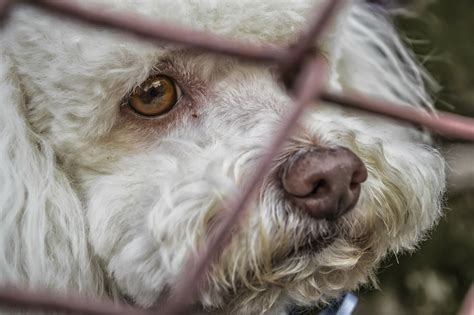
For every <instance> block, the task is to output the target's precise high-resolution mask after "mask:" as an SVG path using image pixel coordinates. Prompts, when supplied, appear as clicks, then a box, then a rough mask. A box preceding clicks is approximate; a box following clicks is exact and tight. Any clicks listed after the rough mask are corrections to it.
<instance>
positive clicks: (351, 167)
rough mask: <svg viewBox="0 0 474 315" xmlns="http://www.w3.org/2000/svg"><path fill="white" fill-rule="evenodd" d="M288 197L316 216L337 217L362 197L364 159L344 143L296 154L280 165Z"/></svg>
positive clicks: (316, 217) (364, 177) (331, 218)
mask: <svg viewBox="0 0 474 315" xmlns="http://www.w3.org/2000/svg"><path fill="white" fill-rule="evenodd" d="M280 179H281V183H282V186H283V189H284V190H285V192H286V193H287V198H288V199H289V200H290V201H291V202H292V203H293V204H294V205H296V206H297V207H298V208H300V209H302V210H304V211H305V212H307V213H308V214H309V215H310V216H311V217H313V218H315V219H328V220H335V219H337V218H339V217H341V216H342V215H343V214H345V213H347V212H348V211H350V210H351V209H353V208H354V206H355V205H356V204H357V201H358V200H359V196H360V191H361V183H363V182H364V181H365V180H366V179H367V169H366V167H365V165H364V163H363V162H362V161H361V160H360V158H359V157H357V156H356V155H355V154H354V153H353V152H352V151H350V150H349V149H347V148H344V147H335V148H323V147H316V148H313V149H311V150H305V151H302V152H298V153H296V154H294V155H293V156H292V157H291V158H290V159H289V160H288V161H287V162H286V163H285V164H284V165H283V166H282V168H281V172H280Z"/></svg>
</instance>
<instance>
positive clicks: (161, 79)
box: [128, 75, 180, 117]
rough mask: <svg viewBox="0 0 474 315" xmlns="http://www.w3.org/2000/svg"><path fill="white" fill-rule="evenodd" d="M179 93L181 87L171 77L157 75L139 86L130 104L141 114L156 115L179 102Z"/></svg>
mask: <svg viewBox="0 0 474 315" xmlns="http://www.w3.org/2000/svg"><path fill="white" fill-rule="evenodd" d="M179 94H180V91H179V87H178V86H177V85H176V84H175V82H174V81H173V80H172V79H171V78H169V77H167V76H164V75H157V76H154V77H151V78H149V79H148V80H146V81H145V82H143V84H142V85H140V86H139V87H137V88H136V89H135V90H134V91H133V93H132V94H131V95H130V97H129V99H128V104H129V106H130V107H131V108H132V109H133V110H134V111H135V112H137V113H138V114H140V115H143V116H148V117H155V116H160V115H163V114H165V113H167V112H169V111H170V110H171V109H172V108H173V106H174V105H175V104H176V103H177V102H178V99H179V96H180V95H179Z"/></svg>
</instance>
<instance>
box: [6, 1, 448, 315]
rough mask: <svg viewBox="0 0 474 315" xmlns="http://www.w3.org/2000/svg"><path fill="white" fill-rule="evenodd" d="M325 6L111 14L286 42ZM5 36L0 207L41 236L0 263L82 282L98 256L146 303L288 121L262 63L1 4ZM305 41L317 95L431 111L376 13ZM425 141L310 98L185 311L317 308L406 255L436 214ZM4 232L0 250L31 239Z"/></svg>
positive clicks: (188, 7)
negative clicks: (317, 79)
mask: <svg viewBox="0 0 474 315" xmlns="http://www.w3.org/2000/svg"><path fill="white" fill-rule="evenodd" d="M323 2H324V1H321V0H320V1H293V2H291V1H290V2H288V1H258V2H255V1H230V0H229V1H219V2H216V1H204V2H196V1H179V2H176V1H165V0H160V1H147V2H143V3H142V2H140V3H137V2H133V3H132V2H128V1H124V2H123V3H122V2H120V3H119V4H116V5H117V6H118V7H119V8H121V9H128V10H134V11H138V12H139V13H142V14H146V15H148V16H151V17H154V18H157V19H172V20H173V21H175V22H178V23H184V24H187V25H190V26H192V27H195V28H196V29H199V30H205V31H211V32H214V33H220V34H223V35H227V36H230V37H234V38H240V39H246V40H251V41H253V42H266V43H273V44H276V45H285V44H288V43H291V41H292V40H294V39H295V38H296V34H297V33H298V31H299V30H300V29H302V28H303V27H304V25H305V21H306V18H307V16H308V14H309V13H310V11H311V8H312V7H313V6H314V5H320V4H321V3H323ZM3 41H4V43H5V45H3V48H2V49H3V50H4V51H3V52H2V58H3V59H2V64H3V65H2V69H1V70H2V78H3V79H4V83H2V93H3V94H2V95H4V98H3V100H2V101H5V100H7V103H6V104H4V105H3V107H2V115H1V116H2V117H1V121H2V123H3V124H4V126H5V127H4V128H3V130H4V133H3V134H4V135H5V134H7V135H9V137H7V138H5V139H2V140H1V141H2V142H1V143H2V148H1V153H2V160H4V161H6V162H7V163H6V166H4V167H3V168H2V174H1V175H2V177H3V178H5V179H8V181H7V182H10V183H13V184H14V185H13V184H12V185H11V186H15V185H16V186H15V187H18V189H19V191H21V194H20V196H19V193H18V191H16V192H12V191H9V192H8V194H7V193H6V194H5V196H7V197H8V196H9V197H10V198H5V200H6V201H5V200H4V201H3V204H2V207H6V205H8V206H9V207H10V208H11V209H14V210H11V211H17V212H18V213H20V212H21V213H22V214H21V215H20V214H15V215H17V216H21V217H22V218H24V220H26V221H27V222H29V223H28V224H29V225H28V224H27V225H28V226H30V228H31V226H35V223H34V222H33V221H34V220H33V219H30V217H31V216H33V217H34V218H36V219H38V218H40V219H41V220H42V221H41V220H40V223H37V225H39V226H40V228H37V229H36V230H37V231H36V232H37V233H38V234H40V235H39V236H38V235H36V236H35V235H34V233H33V232H31V231H30V230H29V231H30V232H28V233H24V234H23V236H24V235H25V234H26V235H28V237H30V238H31V239H32V240H34V239H37V240H38V242H39V243H40V244H42V245H43V247H44V248H43V247H41V248H39V249H35V250H33V249H30V250H27V251H24V252H22V253H19V254H18V257H17V256H15V257H13V258H9V259H6V260H7V261H8V264H9V265H10V266H12V265H15V264H16V263H17V262H18V261H19V260H20V258H21V257H22V256H25V255H30V256H34V254H36V255H37V257H28V260H31V262H32V263H33V261H35V260H36V261H37V262H38V264H37V265H36V266H30V265H28V264H27V266H26V267H23V269H21V271H19V270H20V269H18V270H17V269H15V268H17V266H16V265H15V266H14V267H9V268H10V269H9V270H10V271H12V270H17V271H15V272H17V273H22V274H23V276H22V278H21V280H22V281H24V282H27V283H33V281H31V279H32V278H34V279H37V281H36V283H40V284H41V283H46V284H47V285H49V286H52V287H64V286H69V287H76V288H80V289H84V290H88V288H89V287H94V286H97V283H98V282H100V281H99V280H98V278H100V276H97V273H98V272H99V271H98V270H100V268H99V267H98V266H99V265H101V266H102V267H103V269H104V270H105V273H104V274H105V276H104V277H105V279H106V280H104V281H105V282H106V283H107V286H117V288H118V289H119V291H120V293H121V294H123V295H126V296H128V297H129V298H131V299H133V300H134V301H136V302H137V303H138V304H140V305H142V306H147V307H148V306H152V305H154V304H155V303H157V301H159V298H160V296H163V295H165V294H166V292H167V291H169V289H170V288H171V287H172V286H173V285H174V283H175V281H176V280H177V279H178V278H179V277H180V276H181V275H182V274H183V273H186V270H183V268H185V266H186V265H185V263H186V262H187V261H188V260H189V258H190V257H192V255H193V254H194V253H196V251H197V249H198V248H199V247H200V246H201V245H202V244H203V243H204V242H205V241H206V238H207V236H208V235H209V232H210V231H212V229H213V227H215V226H216V224H218V223H219V219H220V218H221V217H222V214H223V213H225V211H226V205H228V203H229V202H231V201H232V196H234V195H235V194H236V192H237V191H238V189H239V188H241V187H242V186H243V185H245V183H246V182H247V181H248V179H249V178H250V177H251V176H252V174H253V172H254V170H255V167H256V166H257V164H258V162H259V161H260V159H261V157H262V154H263V152H264V150H265V148H267V147H268V145H269V143H270V141H271V139H272V137H273V136H274V134H275V130H277V129H278V127H279V126H280V124H281V122H282V121H283V120H284V119H285V117H286V116H287V114H288V113H289V112H290V111H291V106H292V100H291V99H290V97H289V96H288V95H287V93H286V91H285V90H284V89H282V87H281V85H280V84H279V83H278V80H279V78H278V77H277V75H276V72H275V71H274V69H272V68H271V67H268V66H262V65H256V64H253V63H249V62H246V61H244V60H240V59H237V58H231V57H225V56H220V55H215V54H211V53H204V52H198V51H193V50H190V49H186V48H185V47H180V48H177V47H174V46H169V45H167V44H157V45H152V44H148V43H144V42H141V41H139V40H137V39H134V38H131V37H128V36H125V35H122V34H117V33H110V32H108V31H107V32H106V31H101V30H96V29H94V28H92V27H87V26H79V25H77V24H73V23H67V22H64V21H61V19H58V18H52V17H49V16H46V15H44V14H43V13H39V12H37V11H34V10H32V9H28V8H24V9H21V10H18V11H16V12H14V14H13V15H12V18H11V21H10V25H9V27H8V28H7V30H6V34H5V36H4V39H3ZM316 44H317V45H318V46H319V47H320V48H321V49H320V53H321V54H322V55H323V56H324V58H326V59H327V61H328V66H329V69H330V81H329V86H330V88H332V89H335V90H338V91H349V90H358V91H360V92H364V93H369V94H371V95H376V96H379V97H384V98H386V99H389V100H394V101H397V102H399V103H405V104H414V105H416V104H418V105H420V106H422V105H423V106H429V103H430V100H429V97H428V96H427V93H426V91H425V87H424V84H423V79H422V77H423V73H422V71H421V70H420V69H419V68H418V66H417V65H416V64H415V63H414V62H413V61H412V59H411V57H410V54H408V53H407V52H406V50H405V49H404V48H403V45H402V44H401V43H400V41H399V39H398V37H397V36H396V35H395V33H394V30H393V29H392V27H391V26H390V24H389V23H388V22H387V21H386V17H385V16H384V13H383V12H382V11H381V10H380V8H378V7H375V6H374V5H370V4H367V3H364V2H363V1H358V2H353V3H351V4H350V5H348V6H347V7H346V8H345V10H343V13H342V14H341V15H340V16H338V17H337V18H336V19H335V21H334V23H333V25H332V29H331V31H330V32H329V35H328V36H326V37H325V38H324V40H322V41H321V42H320V43H315V45H316ZM425 140H426V136H424V134H423V133H422V132H420V131H419V130H417V129H416V128H414V127H413V126H411V125H409V124H404V123H399V122H394V121H388V120H384V119H381V118H379V117H376V116H373V115H369V114H366V113H362V112H359V111H355V110H349V109H345V108H340V107H336V106H334V105H330V104H324V103H322V102H318V103H315V104H313V105H312V107H311V108H310V109H309V110H308V112H307V114H306V115H305V117H304V118H303V120H302V121H301V123H300V125H299V127H298V130H297V131H296V133H295V134H294V136H293V137H292V138H291V139H289V141H288V142H287V144H286V146H285V149H284V151H283V152H282V153H281V154H280V155H279V156H276V157H275V161H274V165H273V167H272V171H271V172H270V173H269V174H268V175H267V176H266V178H265V179H264V184H263V186H262V188H261V190H260V192H259V194H258V196H255V198H254V200H253V201H252V203H251V204H250V205H249V207H248V209H247V212H246V216H245V218H244V219H243V221H242V226H241V228H240V229H239V230H238V231H237V230H236V231H235V232H234V237H233V240H232V241H231V243H230V244H229V246H227V247H226V248H225V249H224V250H223V253H222V254H221V255H220V258H219V259H218V261H217V262H216V264H215V265H214V266H213V268H212V271H211V272H210V273H209V274H208V276H207V277H206V279H205V281H204V282H203V284H202V285H201V288H200V289H201V290H200V295H199V302H200V303H201V304H203V305H204V306H205V307H208V308H225V309H226V310H230V309H235V310H239V311H241V312H242V314H250V313H253V312H263V311H265V310H270V309H275V310H276V309H280V308H282V307H284V306H285V305H286V304H288V303H293V304H299V305H314V304H316V303H319V302H321V301H325V300H327V299H330V298H332V297H334V296H336V295H338V294H339V293H340V292H342V291H344V290H350V289H354V288H356V287H357V286H358V285H360V284H362V283H367V282H369V281H370V280H373V271H374V268H375V267H376V266H377V265H378V264H379V262H380V261H381V259H382V258H383V257H384V256H385V255H386V254H387V253H389V252H395V253H397V252H399V251H401V250H403V249H411V248H413V247H414V246H415V244H416V243H417V242H418V241H419V240H420V239H421V238H422V237H423V235H424V233H425V231H426V230H427V229H429V228H430V227H431V226H432V225H433V223H434V222H435V221H436V220H437V218H438V217H439V215H440V198H441V195H442V192H443V190H444V165H443V160H442V158H441V157H440V156H439V155H438V154H437V152H436V151H435V150H434V149H432V148H431V147H430V146H429V145H428V144H426V143H425ZM25 167H26V169H28V170H30V171H25ZM38 185H40V186H41V185H45V186H44V187H40V188H36V189H35V186H38ZM22 198H24V200H23V199H22ZM20 199H22V200H23V201H18V200H20ZM15 200H17V203H18V202H19V203H20V204H19V205H18V204H17V203H15ZM25 200H26V201H25ZM15 209H16V210H15ZM22 209H23V210H22ZM24 209H30V212H31V213H33V212H34V211H35V210H34V209H40V210H41V211H40V210H38V211H39V214H38V212H35V214H31V213H30V214H29V213H28V212H25V211H24ZM1 211H7V210H5V209H3V208H2V210H1ZM29 216H30V217H29ZM36 219H35V220H36ZM26 221H25V222H26ZM12 226H13V224H12ZM21 228H22V229H26V227H25V226H23V225H22V227H21ZM7 230H8V231H10V232H11V231H14V228H13V227H9V228H8V229H7ZM25 231H26V230H25ZM2 233H3V235H5V237H4V238H3V240H2V242H3V243H2V244H3V245H2V246H3V247H7V244H6V243H7V242H10V244H12V243H11V242H12V240H13V244H14V245H13V247H14V246H15V245H17V246H32V245H24V244H23V243H22V242H23V241H24V240H23V239H22V238H21V237H20V236H18V237H19V238H17V237H16V236H7V234H6V233H7V232H5V231H4V232H2ZM22 244H23V245H22ZM56 248H61V250H62V252H60V251H59V249H56ZM64 248H68V250H66V251H64ZM5 253H6V252H5ZM5 253H2V255H4V256H2V257H5V255H6V254H5ZM84 256H86V257H84ZM51 257H52V258H51ZM95 257H98V258H99V259H98V260H99V263H97V264H96V263H92V264H91V263H90V261H96V259H95ZM15 259H16V260H15ZM61 259H62V260H63V261H59V262H58V260H61ZM8 264H7V265H8ZM72 266H73V267H72ZM94 268H95V269H96V270H92V269H94ZM44 270H48V273H47V274H46V275H45V273H44ZM55 272H56V273H57V275H54V273H55ZM12 273H14V272H13V271H12ZM40 274H43V278H41V276H40ZM33 275H35V276H33ZM58 275H60V276H58ZM81 277H82V279H81ZM13 278H15V277H13V276H12V277H11V279H13ZM86 278H87V279H88V280H84V279H86ZM41 279H42V280H41ZM51 279H55V280H54V281H53V280H51ZM12 281H13V280H12ZM58 283H60V284H59V285H58ZM95 289H96V290H101V289H97V288H95Z"/></svg>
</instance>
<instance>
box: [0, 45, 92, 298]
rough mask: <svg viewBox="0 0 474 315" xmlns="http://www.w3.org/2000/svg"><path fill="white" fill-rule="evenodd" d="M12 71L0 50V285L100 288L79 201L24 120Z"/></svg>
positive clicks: (51, 154) (18, 86)
mask: <svg viewBox="0 0 474 315" xmlns="http://www.w3.org/2000/svg"><path fill="white" fill-rule="evenodd" d="M1 46H3V47H5V46H4V45H1ZM1 46H0V47H1ZM14 69H15V65H14V63H13V62H12V60H11V58H9V57H8V56H7V54H6V53H5V52H4V51H2V49H0V102H1V105H0V218H1V219H0V283H1V284H2V285H3V284H15V285H28V286H30V287H48V288H51V289H54V288H56V289H59V288H74V287H75V288H76V289H79V290H93V289H94V287H95V288H96V289H97V290H100V288H97V286H101V285H100V283H101V281H98V280H99V279H96V277H95V275H94V272H93V270H94V268H93V267H94V266H93V264H94V263H93V260H92V259H91V258H90V255H89V250H88V242H87V231H86V229H87V227H86V224H85V222H84V214H83V211H82V207H81V203H80V201H79V199H78V197H77V194H76V193H75V191H74V189H73V188H72V186H71V184H70V181H69V180H68V178H67V176H66V175H65V174H64V172H62V171H61V170H60V168H59V167H58V166H57V162H56V159H55V154H54V151H53V149H52V148H51V146H50V145H48V143H47V141H46V140H45V139H43V138H42V136H41V135H39V134H36V133H35V132H34V131H33V130H32V129H31V127H30V125H29V124H28V120H27V119H26V117H27V113H26V104H25V97H24V95H23V93H22V89H21V84H20V80H19V78H18V76H17V75H16V74H15V70H14ZM91 262H92V263H91Z"/></svg>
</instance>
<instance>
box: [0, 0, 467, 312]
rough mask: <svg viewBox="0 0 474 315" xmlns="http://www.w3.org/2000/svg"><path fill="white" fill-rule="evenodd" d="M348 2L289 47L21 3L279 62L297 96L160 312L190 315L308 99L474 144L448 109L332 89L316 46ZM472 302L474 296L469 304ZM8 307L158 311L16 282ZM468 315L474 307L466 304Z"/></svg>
mask: <svg viewBox="0 0 474 315" xmlns="http://www.w3.org/2000/svg"><path fill="white" fill-rule="evenodd" d="M344 2H345V1H344V0H332V1H327V2H326V3H325V5H324V7H323V8H322V9H321V8H318V10H315V12H313V15H312V17H311V18H310V19H309V20H308V23H307V25H308V27H307V28H306V29H305V30H302V32H301V34H300V35H299V37H298V38H297V40H296V41H295V42H294V43H293V44H291V45H290V46H288V47H274V46H271V45H264V44H260V45H255V44H250V43H246V42H242V41H237V40H232V39H228V38H224V37H220V36H216V35H213V34H209V33H203V32H197V31H194V30H192V29H187V28H183V27H177V26H175V25H170V24H165V23H161V22H158V21H154V20H152V19H149V18H146V17H142V16H136V15H132V14H129V13H125V12H114V13H108V12H107V11H106V10H101V9H100V8H88V7H85V6H81V5H78V4H77V3H74V2H72V1H55V0H35V1H21V5H29V6H35V7H37V8H38V9H40V10H43V11H44V12H45V13H49V14H56V15H61V16H64V17H69V18H72V19H75V20H77V21H78V22H87V23H90V24H92V25H95V26H98V27H105V28H110V29H117V30H120V31H122V32H124V33H129V34H132V35H134V36H137V37H139V38H142V39H145V40H149V41H152V42H157V41H158V42H160V41H165V42H167V43H172V44H175V45H180V46H186V47H188V48H193V49H197V50H201V51H209V52H213V53H219V54H223V55H228V56H233V57H238V58H243V59H246V60H249V61H253V62H255V63H260V64H266V65H268V64H273V65H275V66H276V67H277V69H278V71H279V74H280V76H281V78H282V79H283V82H284V83H285V87H286V89H287V92H288V93H289V94H290V95H292V97H293V99H294V104H293V109H292V112H291V113H290V115H288V118H287V119H286V120H285V121H284V122H283V123H282V126H281V128H280V129H279V130H277V131H276V133H275V134H276V136H275V137H274V139H273V141H272V143H271V144H270V146H269V147H268V148H267V150H266V153H265V154H264V156H263V157H262V159H261V161H260V163H259V166H258V167H257V170H256V172H255V173H254V176H253V177H252V178H251V179H250V181H249V182H248V184H247V185H246V186H245V187H244V188H243V189H242V190H241V191H240V193H239V195H238V196H237V198H236V200H235V202H234V203H233V204H232V205H231V206H230V209H229V212H228V213H229V214H228V215H227V216H226V217H224V219H223V220H222V221H221V223H220V225H219V226H218V227H217V228H216V230H215V233H214V234H213V235H212V236H211V237H209V240H208V242H207V244H206V245H205V246H204V247H203V248H202V249H201V251H200V253H199V255H198V256H197V258H196V259H195V260H193V261H190V262H189V266H191V269H190V270H189V271H188V272H187V273H186V274H185V275H183V278H182V279H181V280H180V281H178V283H177V285H176V287H175V289H174V292H172V294H170V296H173V298H172V299H170V300H169V301H168V302H166V303H165V305H163V306H162V307H161V308H160V311H159V314H183V313H186V310H187V306H188V304H189V302H190V301H192V299H193V298H194V297H195V295H196V293H197V292H196V290H197V287H198V286H197V284H198V283H199V281H200V280H201V278H202V277H203V275H205V274H206V272H207V271H208V269H209V267H210V266H211V264H212V262H213V261H214V259H215V258H216V257H217V256H218V254H219V252H220V251H221V249H222V248H223V246H225V245H226V244H227V243H228V242H229V241H230V238H231V235H230V232H231V231H232V227H233V226H234V225H238V224H239V221H240V218H241V217H242V216H243V213H244V212H245V209H246V205H247V204H248V202H249V201H250V199H251V197H252V196H253V195H254V193H255V192H256V190H257V189H258V188H259V187H260V185H261V181H262V178H264V176H265V174H266V173H267V172H268V171H269V169H270V167H271V162H272V159H273V157H274V156H275V155H276V154H277V153H278V152H279V151H280V149H281V148H282V146H283V144H284V142H285V141H286V139H287V138H288V137H289V135H291V134H292V131H293V130H294V128H295V125H296V123H297V121H298V119H299V118H300V117H301V116H302V114H303V113H304V111H305V109H306V107H307V106H308V104H310V103H312V102H314V101H324V102H327V103H333V104H338V105H342V106H346V107H353V108H357V109H360V110H365V111H368V112H371V113H375V114H378V115H382V116H385V117H388V118H392V119H398V120H402V121H405V122H410V123H413V124H416V125H421V126H424V127H426V128H427V129H429V130H431V131H432V132H435V133H438V134H440V135H442V136H445V137H450V138H458V139H463V140H467V141H474V119H470V118H467V117H462V116H458V115H454V114H450V113H447V112H441V111H433V112H430V113H427V112H424V111H421V110H417V109H414V108H410V107H407V106H400V105H397V104H393V103H390V102H387V101H385V100H381V99H375V98H371V97H367V96H364V95H360V94H356V93H351V94H336V93H334V92H332V91H329V90H328V89H326V81H327V73H326V71H327V64H326V62H325V61H324V60H323V59H322V58H321V57H319V56H317V54H314V47H313V45H314V43H315V42H316V41H317V40H318V39H319V38H321V36H322V35H323V34H324V32H325V30H326V29H327V26H328V24H329V23H330V21H331V19H332V18H333V17H334V16H335V15H336V14H337V12H338V10H340V8H341V7H342V6H343V5H344ZM16 5H18V2H17V1H11V0H0V21H1V22H2V26H3V27H5V25H6V24H7V23H8V13H9V12H10V11H11V10H12V9H14V7H15V6H16ZM469 303H471V304H472V303H473V302H472V294H471V298H470V300H469V301H466V305H469ZM0 305H3V306H7V307H12V308H20V309H29V310H37V311H45V310H47V311H55V312H68V313H81V314H157V313H156V312H151V311H148V310H142V309H137V308H133V307H131V306H128V305H124V304H120V303H117V302H113V301H109V300H103V299H93V298H86V297H82V296H79V295H73V294H69V295H67V296H64V295H59V294H53V293H49V292H48V293H46V292H38V291H28V290H22V289H18V288H13V287H3V288H0ZM466 309H467V311H465V314H470V313H469V312H470V311H472V308H470V307H469V306H466Z"/></svg>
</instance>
